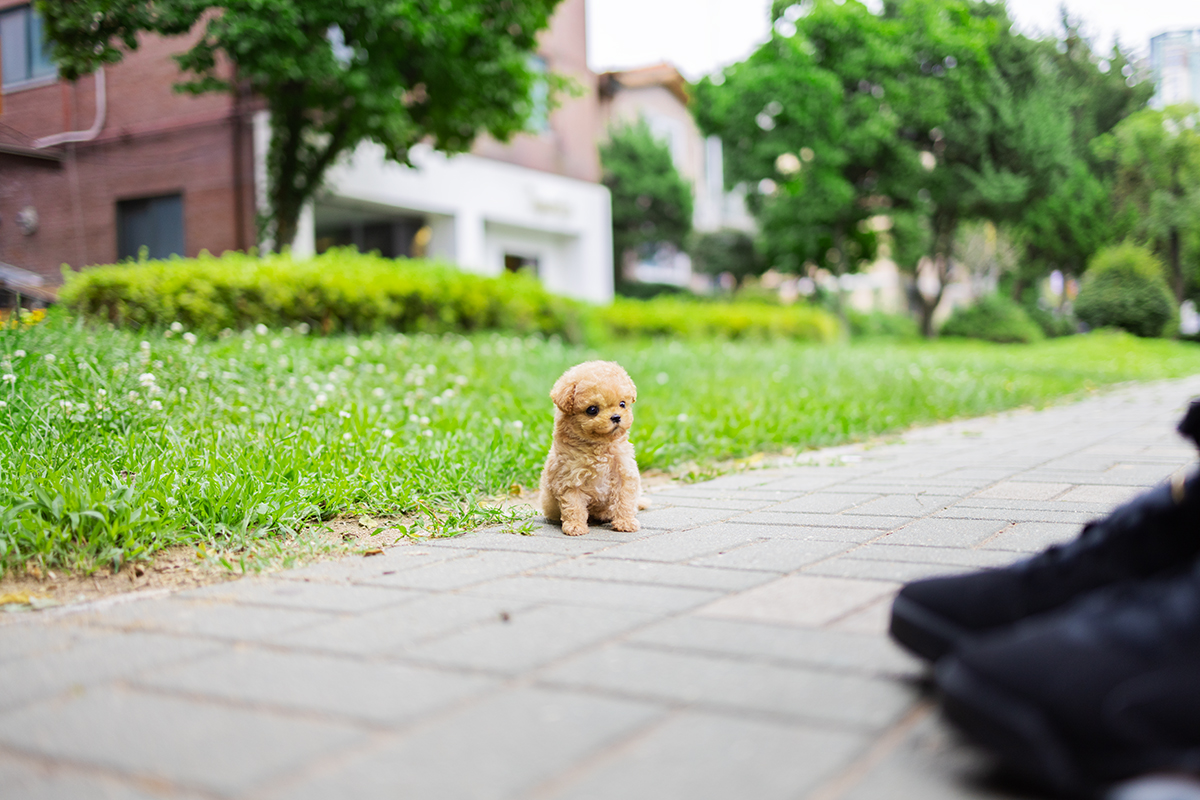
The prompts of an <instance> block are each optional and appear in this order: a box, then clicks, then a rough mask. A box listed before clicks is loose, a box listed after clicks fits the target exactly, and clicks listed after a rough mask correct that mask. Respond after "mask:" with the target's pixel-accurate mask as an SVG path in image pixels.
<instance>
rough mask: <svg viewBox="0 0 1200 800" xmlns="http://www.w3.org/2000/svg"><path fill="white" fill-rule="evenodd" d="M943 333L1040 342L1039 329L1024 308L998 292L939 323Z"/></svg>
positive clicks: (944, 334) (1003, 340)
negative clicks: (943, 322)
mask: <svg viewBox="0 0 1200 800" xmlns="http://www.w3.org/2000/svg"><path fill="white" fill-rule="evenodd" d="M941 335H942V336H962V337H965V338H968V339H984V340H985V341H989V342H1005V343H1011V342H1021V343H1028V342H1040V341H1041V340H1042V339H1044V338H1045V336H1044V334H1043V333H1042V329H1041V328H1039V327H1038V325H1037V323H1035V322H1034V321H1033V320H1031V319H1030V318H1029V315H1028V314H1027V313H1025V309H1023V308H1021V307H1020V306H1019V305H1017V304H1016V303H1014V302H1013V301H1012V300H1009V299H1008V298H1007V297H1004V296H1003V295H999V294H991V295H988V296H987V297H983V298H981V299H979V300H978V301H977V302H976V303H975V304H974V305H971V306H967V307H966V308H959V309H956V310H955V311H954V313H953V314H951V315H950V319H948V320H946V324H945V325H943V326H942V330H941Z"/></svg>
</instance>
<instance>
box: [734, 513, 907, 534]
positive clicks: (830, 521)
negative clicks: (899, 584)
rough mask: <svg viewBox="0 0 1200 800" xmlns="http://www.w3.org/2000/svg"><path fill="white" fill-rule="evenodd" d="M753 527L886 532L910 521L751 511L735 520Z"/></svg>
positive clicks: (870, 516)
mask: <svg viewBox="0 0 1200 800" xmlns="http://www.w3.org/2000/svg"><path fill="white" fill-rule="evenodd" d="M737 521H738V522H745V523H750V524H753V525H804V526H806V527H810V528H856V529H859V530H880V531H888V530H893V529H895V528H899V527H900V526H901V525H905V524H907V523H908V522H910V521H911V518H910V517H897V516H877V515H868V514H848V513H847V514H805V513H802V512H798V511H793V512H782V511H774V510H771V511H751V512H750V513H748V514H743V515H742V516H740V517H738V518H737Z"/></svg>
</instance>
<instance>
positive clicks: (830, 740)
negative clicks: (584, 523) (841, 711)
mask: <svg viewBox="0 0 1200 800" xmlns="http://www.w3.org/2000/svg"><path fill="white" fill-rule="evenodd" d="M865 744H866V739H865V737H864V736H862V735H861V734H852V733H846V732H841V731H825V730H819V729H814V728H805V727H797V726H793V725H787V724H784V723H780V722H772V721H759V720H743V719H737V718H732V719H731V718H729V717H724V716H718V715H714V714H706V713H703V712H696V711H686V712H683V713H682V714H678V715H674V716H672V717H671V718H670V719H668V720H666V721H665V722H664V723H663V724H662V725H660V726H658V727H656V728H655V729H654V730H653V731H651V732H649V733H648V734H646V735H643V736H641V737H639V738H638V739H636V740H635V741H634V742H633V743H631V745H629V746H627V747H624V748H622V749H621V750H620V752H619V754H618V755H617V756H616V757H615V758H611V759H605V760H604V761H603V762H601V763H600V764H599V765H598V766H597V767H596V768H595V769H594V770H589V771H586V772H584V774H583V775H579V774H578V771H576V772H575V773H572V775H571V776H570V777H571V778H572V780H570V783H569V784H568V785H567V786H565V787H562V788H561V789H560V790H559V791H550V792H549V793H547V794H543V796H544V797H547V798H554V799H555V800H628V799H629V798H635V797H663V798H688V800H729V798H735V797H743V798H755V800H773V798H779V800H784V798H787V800H792V798H796V797H801V796H803V795H804V793H805V792H807V791H808V790H809V789H811V788H812V787H813V786H814V785H815V784H817V783H818V782H820V781H821V780H822V779H823V778H825V777H826V775H827V774H828V773H829V772H830V770H831V767H832V765H835V764H838V763H841V762H843V761H845V760H847V759H849V758H851V757H852V756H853V755H855V754H856V752H857V751H858V750H860V749H862V748H863V746H864V745H865Z"/></svg>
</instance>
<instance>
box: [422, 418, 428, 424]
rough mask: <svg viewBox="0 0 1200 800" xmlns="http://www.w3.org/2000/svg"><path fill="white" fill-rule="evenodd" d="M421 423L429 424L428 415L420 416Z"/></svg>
mask: <svg viewBox="0 0 1200 800" xmlns="http://www.w3.org/2000/svg"><path fill="white" fill-rule="evenodd" d="M421 424H422V425H428V424H429V417H421Z"/></svg>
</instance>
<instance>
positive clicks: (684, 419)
mask: <svg viewBox="0 0 1200 800" xmlns="http://www.w3.org/2000/svg"><path fill="white" fill-rule="evenodd" d="M675 421H676V422H687V421H688V415H687V414H680V415H679V416H677V417H676V418H675Z"/></svg>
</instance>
